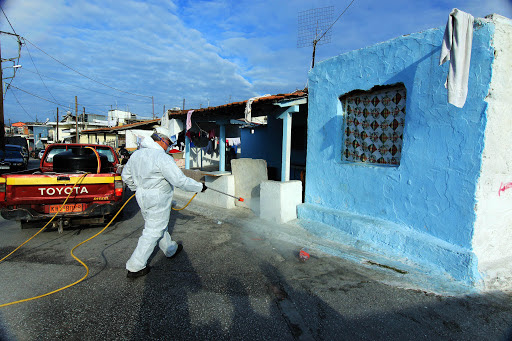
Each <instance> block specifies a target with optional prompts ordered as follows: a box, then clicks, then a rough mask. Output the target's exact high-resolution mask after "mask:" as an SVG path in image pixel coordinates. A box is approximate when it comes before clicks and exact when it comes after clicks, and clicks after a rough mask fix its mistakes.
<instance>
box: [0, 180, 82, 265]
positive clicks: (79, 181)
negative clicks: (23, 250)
mask: <svg viewBox="0 0 512 341" xmlns="http://www.w3.org/2000/svg"><path fill="white" fill-rule="evenodd" d="M87 174H89V173H85V174H84V175H82V176H81V177H80V179H78V181H77V182H76V183H75V184H74V185H73V187H71V191H69V194H68V196H67V197H66V200H64V202H63V203H62V205H61V206H60V207H59V210H58V211H57V212H56V213H55V214H54V215H53V217H52V219H50V221H49V222H47V223H46V225H44V226H43V227H42V228H41V229H40V230H39V231H37V233H36V234H34V235H33V236H32V237H30V238H29V239H27V240H26V241H25V242H24V243H23V244H21V245H20V246H18V247H17V248H15V249H14V250H13V251H12V252H11V253H9V254H8V255H7V256H5V257H4V258H2V259H0V263H1V262H3V261H4V260H5V259H6V258H7V257H9V256H10V255H12V254H13V253H15V252H16V251H18V249H19V248H20V247H22V246H23V245H25V244H26V243H28V242H29V241H31V240H32V239H33V238H34V237H35V236H37V235H38V234H39V233H41V232H43V231H44V229H45V228H46V227H47V226H48V225H49V224H50V223H51V222H52V221H53V219H55V217H56V216H57V214H59V213H60V211H62V208H64V205H65V204H66V202H67V201H68V199H69V197H70V196H71V193H73V188H75V187H76V185H78V184H80V183H82V181H83V180H84V179H85V176H86V175H87Z"/></svg>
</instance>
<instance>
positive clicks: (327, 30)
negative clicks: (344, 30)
mask: <svg viewBox="0 0 512 341" xmlns="http://www.w3.org/2000/svg"><path fill="white" fill-rule="evenodd" d="M354 1H356V0H352V1H351V2H350V4H348V6H347V7H346V8H345V10H344V11H343V12H341V14H340V15H339V16H338V18H336V20H334V22H333V23H332V24H331V26H329V28H327V29H326V30H325V32H324V34H322V36H321V37H320V38H318V39H315V40H316V41H320V40H321V39H322V38H323V37H324V36H325V35H326V34H327V32H329V30H330V29H331V28H332V27H333V26H334V24H336V22H337V21H338V19H339V18H341V16H342V15H343V14H345V12H346V11H347V9H348V8H349V7H350V6H352V3H353V2H354Z"/></svg>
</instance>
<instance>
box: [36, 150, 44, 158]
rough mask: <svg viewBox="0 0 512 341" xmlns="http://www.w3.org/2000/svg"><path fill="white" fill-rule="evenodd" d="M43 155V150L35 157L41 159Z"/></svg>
mask: <svg viewBox="0 0 512 341" xmlns="http://www.w3.org/2000/svg"><path fill="white" fill-rule="evenodd" d="M43 154H44V149H43V150H40V151H39V154H37V157H38V158H39V159H42V158H43Z"/></svg>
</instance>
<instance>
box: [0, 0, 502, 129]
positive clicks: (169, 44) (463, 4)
mask: <svg viewBox="0 0 512 341" xmlns="http://www.w3.org/2000/svg"><path fill="white" fill-rule="evenodd" d="M350 1H351V0H343V1H324V0H316V1H311V0H294V1H289V0H288V1H282V0H273V1H246V0H240V1H231V0H211V1H192V0H174V1H173V0H151V1H142V0H138V1H137V0H122V1H121V0H45V1H41V0H0V4H1V6H2V8H3V10H4V11H5V13H6V15H7V17H8V18H9V21H10V23H11V24H12V27H13V28H14V30H15V31H16V33H17V34H18V35H20V36H22V37H24V38H25V39H26V44H25V45H24V46H23V47H22V49H21V58H20V61H19V64H20V65H22V68H21V69H17V73H16V77H15V78H14V79H13V80H12V86H13V87H11V88H10V89H9V90H8V91H7V92H6V94H5V100H4V112H5V114H4V117H5V122H6V124H8V123H9V120H10V121H11V123H13V122H17V121H24V122H25V121H35V120H36V119H37V120H38V121H45V120H46V119H47V118H48V119H50V120H51V121H53V120H55V117H56V110H57V107H59V114H60V116H62V113H64V112H65V111H67V110H71V111H72V112H74V110H75V109H74V108H75V96H77V97H78V108H79V112H80V113H81V112H83V108H84V107H85V110H86V112H88V113H93V114H102V115H106V113H107V111H108V110H109V109H110V108H116V107H117V108H118V109H121V110H129V111H131V112H133V113H135V114H137V115H140V116H146V117H151V116H152V114H153V107H152V101H151V96H153V97H154V112H155V116H158V117H161V116H162V113H163V108H164V106H165V108H166V109H169V108H172V107H181V106H182V105H183V99H184V98H185V108H186V109H190V108H199V107H205V106H208V104H209V105H210V106H216V105H222V104H225V103H228V102H235V101H243V100H246V99H248V98H250V97H253V96H258V95H263V94H278V93H288V92H293V91H295V90H296V89H303V88H304V87H305V86H306V83H307V74H308V70H309V68H310V65H311V53H312V48H311V47H302V48H297V35H298V29H297V26H298V13H299V12H302V11H306V10H310V9H314V8H321V7H327V6H334V17H333V19H336V18H337V17H338V15H339V14H340V13H341V12H342V11H343V10H344V9H345V8H346V7H347V6H348V5H349V3H350ZM452 8H459V9H460V10H463V11H466V12H468V13H470V14H472V15H473V16H474V17H476V18H478V17H484V16H486V15H488V14H491V13H498V14H500V15H503V16H506V17H508V18H512V2H511V1H510V0H453V1H447V0H427V1H425V0H355V1H354V3H353V4H352V6H351V7H350V8H349V9H348V10H347V11H346V13H345V14H344V15H343V16H342V17H341V18H340V19H339V20H338V21H337V22H336V24H335V25H334V26H333V27H332V32H331V42H330V43H329V44H325V45H321V46H318V48H317V54H316V62H319V61H322V60H325V59H328V58H331V57H334V56H336V55H339V54H341V53H345V52H348V51H351V50H355V49H360V48H363V47H366V46H370V45H373V44H376V43H379V42H382V41H385V40H389V39H392V38H395V37H398V36H401V35H404V34H409V33H414V32H418V31H422V30H426V29H430V28H441V29H443V30H444V26H445V25H446V21H447V18H448V14H449V13H450V11H451V10H452ZM0 30H1V31H6V32H12V31H13V30H12V28H11V27H10V25H9V23H8V22H7V20H6V19H5V16H4V15H3V13H0ZM0 43H1V52H2V58H3V59H5V58H11V57H15V56H16V55H17V53H18V52H17V43H16V40H15V39H13V38H12V36H8V35H4V34H2V35H0ZM7 66H12V63H3V67H4V68H5V69H4V70H3V73H4V75H3V76H4V78H5V77H7V76H9V75H11V74H12V70H13V69H12V68H6V67H7ZM71 69H73V70H75V71H78V72H79V73H81V74H82V75H79V74H78V73H76V72H74V71H73V70H71ZM91 79H92V80H91ZM93 80H94V81H93ZM7 81H8V82H9V81H10V80H7ZM100 83H101V84H100ZM14 87H16V88H14ZM118 90H121V91H118Z"/></svg>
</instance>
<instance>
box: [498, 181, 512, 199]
mask: <svg viewBox="0 0 512 341" xmlns="http://www.w3.org/2000/svg"><path fill="white" fill-rule="evenodd" d="M509 188H512V182H508V183H506V184H503V182H502V183H501V185H500V190H499V191H498V196H501V192H505V191H506V190H507V189H509Z"/></svg>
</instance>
